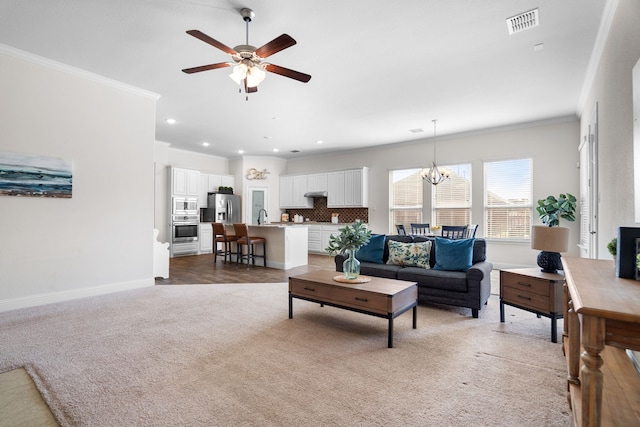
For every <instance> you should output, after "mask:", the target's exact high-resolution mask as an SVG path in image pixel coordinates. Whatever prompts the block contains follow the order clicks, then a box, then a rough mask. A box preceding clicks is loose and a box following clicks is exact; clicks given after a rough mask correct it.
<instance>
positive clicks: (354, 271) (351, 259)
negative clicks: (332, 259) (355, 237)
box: [342, 249, 360, 280]
mask: <svg viewBox="0 0 640 427" xmlns="http://www.w3.org/2000/svg"><path fill="white" fill-rule="evenodd" d="M345 253H346V255H347V259H346V260H345V261H344V262H343V263H342V272H343V273H344V277H346V278H347V279H349V280H354V279H357V278H358V276H359V275H360V261H358V259H357V258H356V249H347V250H346V251H345Z"/></svg>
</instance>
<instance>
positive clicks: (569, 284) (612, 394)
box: [562, 257, 640, 426]
mask: <svg viewBox="0 0 640 427" xmlns="http://www.w3.org/2000/svg"><path fill="white" fill-rule="evenodd" d="M562 263H563V265H564V271H565V279H566V287H565V315H564V318H565V322H564V336H563V348H564V351H565V356H566V357H567V366H568V371H569V376H568V379H567V381H568V389H569V399H570V400H569V403H570V404H571V408H572V411H573V417H574V421H575V424H576V425H577V426H601V425H605V426H632V425H633V426H637V425H640V405H639V402H640V375H638V372H636V371H635V369H634V368H633V364H632V362H631V360H630V359H629V357H627V355H626V353H625V350H624V349H632V350H636V351H637V350H640V281H635V280H630V279H621V278H619V277H616V273H615V269H614V266H613V263H612V262H611V261H610V260H594V259H584V258H565V257H563V258H562ZM581 349H582V355H580V351H581Z"/></svg>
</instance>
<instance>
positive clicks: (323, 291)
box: [289, 280, 390, 314]
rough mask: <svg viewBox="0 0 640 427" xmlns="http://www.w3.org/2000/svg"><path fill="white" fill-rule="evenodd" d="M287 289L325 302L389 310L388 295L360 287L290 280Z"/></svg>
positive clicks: (364, 308) (298, 294)
mask: <svg viewBox="0 0 640 427" xmlns="http://www.w3.org/2000/svg"><path fill="white" fill-rule="evenodd" d="M289 291H290V292H291V293H292V294H293V295H296V296H303V297H309V298H312V299H319V300H322V301H326V302H327V303H334V304H339V305H344V306H347V307H352V308H359V309H363V310H368V311H373V312H376V313H381V314H386V313H389V312H390V307H389V297H388V295H383V294H377V293H375V292H368V291H363V290H361V289H349V288H346V287H343V286H331V285H324V284H319V283H309V282H302V281H296V280H294V281H291V282H290V283H289Z"/></svg>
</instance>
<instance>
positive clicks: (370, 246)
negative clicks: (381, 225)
mask: <svg viewBox="0 0 640 427" xmlns="http://www.w3.org/2000/svg"><path fill="white" fill-rule="evenodd" d="M384 238H385V235H384V234H374V235H372V236H371V238H370V239H369V243H367V244H366V245H364V246H361V247H360V249H358V252H356V258H357V259H358V261H361V262H362V261H364V262H374V263H376V264H383V262H382V256H383V255H384Z"/></svg>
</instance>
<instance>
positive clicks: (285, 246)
mask: <svg viewBox="0 0 640 427" xmlns="http://www.w3.org/2000/svg"><path fill="white" fill-rule="evenodd" d="M228 232H229V234H233V233H234V231H233V226H230V228H229V229H228ZM308 233H309V226H308V225H306V224H262V225H256V224H249V235H251V236H256V237H264V238H265V239H266V240H267V267H271V268H277V269H280V270H288V269H290V268H294V267H300V266H303V265H307V264H308V261H309V257H308V254H307V252H308V250H309V234H308ZM261 250H262V248H261V245H256V251H261ZM258 253H259V254H261V253H260V252H258ZM258 262H260V261H258Z"/></svg>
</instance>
